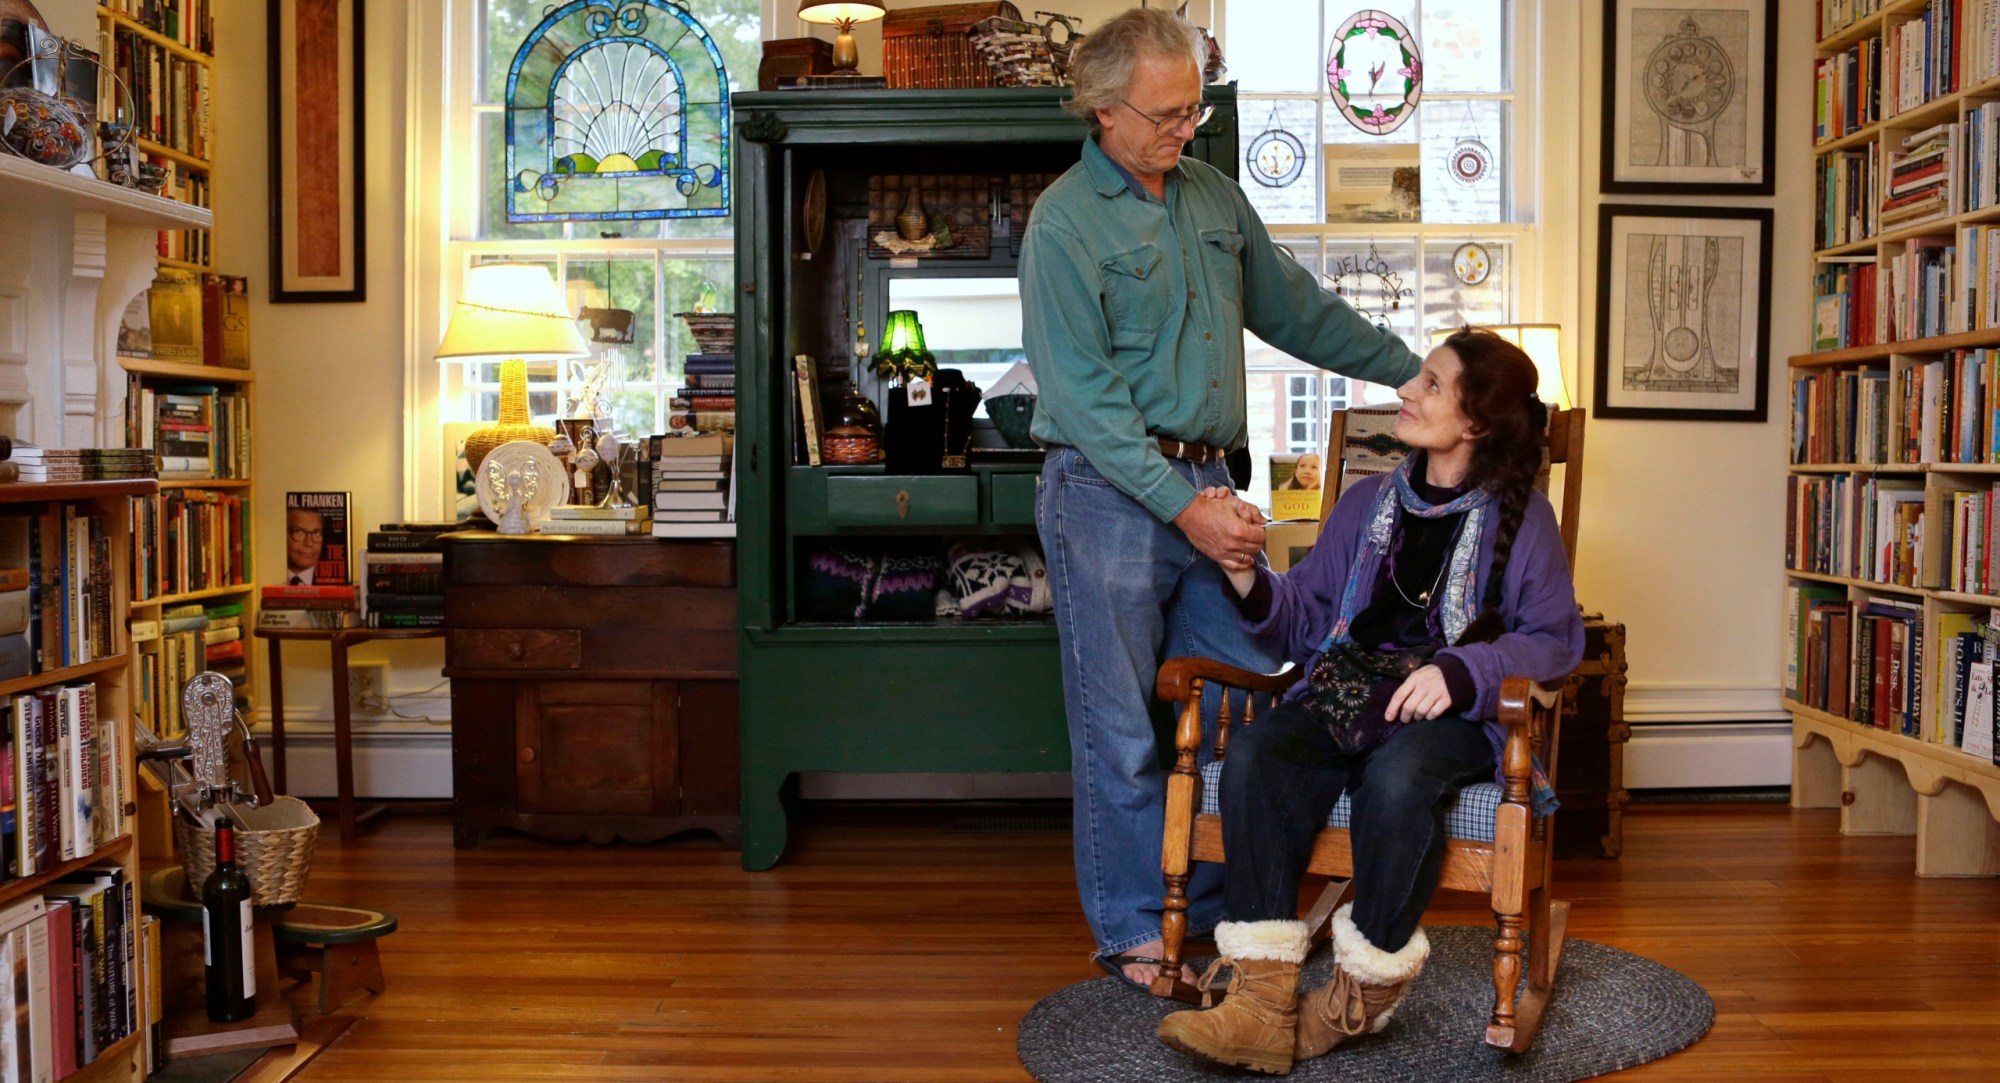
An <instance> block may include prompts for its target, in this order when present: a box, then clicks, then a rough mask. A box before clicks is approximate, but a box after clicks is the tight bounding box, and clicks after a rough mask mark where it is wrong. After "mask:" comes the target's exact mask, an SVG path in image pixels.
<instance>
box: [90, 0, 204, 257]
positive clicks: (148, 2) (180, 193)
mask: <svg viewBox="0 0 2000 1083" xmlns="http://www.w3.org/2000/svg"><path fill="white" fill-rule="evenodd" d="M210 3H211V0H109V2H106V3H100V4H98V5H97V29H98V53H99V55H100V57H101V58H102V59H103V62H104V64H105V66H106V67H107V68H109V69H111V70H112V71H114V72H115V73H116V74H117V76H118V79H119V80H120V81H121V82H122V83H123V84H124V86H125V87H126V88H127V89H128V90H129V92H130V94H131V98H132V104H133V113H134V116H133V117H132V118H131V119H132V120H133V121H134V122H135V129H134V139H133V144H134V146H135V147H136V149H137V151H138V153H139V155H140V157H142V158H143V159H144V160H146V161H149V162H152V163H154V164H156V165H160V166H163V167H165V168H166V170H167V181H166V185H165V187H164V188H162V189H161V194H162V195H164V196H166V197H167V198H169V199H172V200H175V201H177V202H181V203H186V204H189V205H191V206H196V207H213V206H214V205H215V193H214V187H213V183H212V181H213V177H214V169H213V167H212V166H211V165H210V163H211V162H213V161H214V159H215V146H214V124H213V121H212V117H213V115H214V111H213V109H212V107H211V106H212V95H213V91H214V72H215V57H214V20H213V18H212V16H211V13H210ZM100 97H101V98H102V99H103V100H105V101H109V100H110V96H109V95H108V94H107V95H100ZM121 105H122V103H114V104H111V105H108V106H106V107H104V108H102V109H101V110H100V112H102V113H103V115H104V116H105V118H106V119H111V118H112V117H113V116H114V114H115V111H116V110H117V109H119V108H120V107H121ZM159 255H160V260H161V263H162V264H164V265H166V266H172V267H180V268H183V269H186V270H193V271H206V270H210V269H212V268H213V267H214V266H215V252H214V248H213V244H212V240H211V237H210V233H209V231H208V230H206V229H181V230H165V231H162V232H161V233H160V237H159Z"/></svg>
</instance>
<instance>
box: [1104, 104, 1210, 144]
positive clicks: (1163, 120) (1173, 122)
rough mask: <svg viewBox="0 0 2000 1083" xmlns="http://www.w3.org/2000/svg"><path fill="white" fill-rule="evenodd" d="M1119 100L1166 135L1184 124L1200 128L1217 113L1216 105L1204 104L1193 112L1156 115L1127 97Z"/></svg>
mask: <svg viewBox="0 0 2000 1083" xmlns="http://www.w3.org/2000/svg"><path fill="white" fill-rule="evenodd" d="M1118 100H1119V101H1120V102H1122V103H1123V104H1124V106H1125V108H1127V109H1130V110H1131V111H1133V112H1134V113H1137V114H1139V115H1140V116H1142V117H1145V118H1146V119H1147V120H1150V121H1152V122H1153V131H1154V132H1155V133H1157V134H1159V135H1165V134H1167V133H1168V132H1172V131H1179V130H1180V127H1181V125H1183V124H1185V125H1187V126H1188V127H1190V128H1199V127H1201V126H1202V125H1204V124H1207V123H1208V118H1209V117H1212V116H1214V115H1215V106H1212V105H1204V106H1202V107H1201V108H1199V109H1196V110H1195V111H1194V112H1192V113H1175V114H1174V115H1172V116H1166V117H1156V116H1154V115H1153V114H1151V113H1148V112H1146V111H1145V110H1144V109H1141V108H1139V107H1138V106H1136V105H1133V104H1132V103H1131V102H1128V101H1125V99H1123V98H1120V99H1118Z"/></svg>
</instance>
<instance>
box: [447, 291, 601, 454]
mask: <svg viewBox="0 0 2000 1083" xmlns="http://www.w3.org/2000/svg"><path fill="white" fill-rule="evenodd" d="M589 354H590V347H588V346H586V345H585V344H584V341H583V335H582V333H581V332H579V331H578V330H577V329H576V321H575V320H574V319H572V318H571V317H570V314H569V310H568V308H567V307H565V306H564V304H563V297H562V291H560V290H558V289H557V288H556V283H555V279H554V278H552V277H550V275H549V269H548V268H547V267H545V266H543V265H541V264H536V263H482V264H479V265H478V266H476V267H473V268H472V269H471V270H469V271H467V272H466V273H465V289H464V291H463V292H462V293H460V294H459V297H458V307H457V308H455V309H453V310H452V314H451V322H450V323H449V324H447V325H446V326H445V330H444V341H443V342H440V343H438V348H437V359H438V360H439V361H498V362H500V420H498V421H497V422H495V423H494V424H492V425H489V426H487V427H486V428H483V429H479V430H477V431H475V432H473V433H472V435H470V436H468V437H466V439H465V461H466V465H468V466H470V467H471V468H473V469H474V470H477V469H479V464H480V462H481V461H482V460H484V459H485V458H486V453H487V452H489V451H492V450H493V449H494V448H496V447H499V446H500V445H501V444H504V443H507V442H508V441H510V440H533V441H535V442H537V443H540V444H548V443H550V442H552V441H554V440H555V438H556V433H555V430H554V429H550V428H546V427H544V426H541V425H536V424H532V423H531V422H530V421H529V420H528V362H530V361H555V360H561V359H563V358H567V357H587V356H589Z"/></svg>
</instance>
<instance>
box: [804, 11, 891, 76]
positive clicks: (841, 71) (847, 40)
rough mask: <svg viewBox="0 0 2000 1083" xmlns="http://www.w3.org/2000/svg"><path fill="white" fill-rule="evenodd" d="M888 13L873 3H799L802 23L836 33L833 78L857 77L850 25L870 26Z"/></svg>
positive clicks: (857, 53) (856, 59) (858, 55)
mask: <svg viewBox="0 0 2000 1083" xmlns="http://www.w3.org/2000/svg"><path fill="white" fill-rule="evenodd" d="M888 13H889V12H888V9H886V8H884V7H883V6H882V5H881V4H878V3H876V2H875V0H799V18H800V19H801V20H802V21H804V22H809V23H819V24H821V25H830V26H833V27H834V28H836V29H837V30H839V31H840V33H839V35H838V36H836V37H835V38H834V39H833V74H835V75H857V74H859V73H858V72H856V71H855V70H854V66H855V65H856V64H857V63H859V62H860V60H861V54H860V52H859V51H858V50H856V49H855V48H854V33H853V31H854V24H855V23H866V22H873V21H874V20H876V19H879V18H881V17H882V16H884V15H887V14H888Z"/></svg>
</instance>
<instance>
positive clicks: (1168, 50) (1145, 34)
mask: <svg viewBox="0 0 2000 1083" xmlns="http://www.w3.org/2000/svg"><path fill="white" fill-rule="evenodd" d="M1142 56H1155V57H1163V58H1166V59H1170V60H1171V59H1177V58H1179V57H1186V58H1188V60H1189V62H1191V63H1192V64H1194V68H1195V71H1196V72H1201V71H1202V70H1204V67H1205V65H1206V63H1207V60H1208V43H1207V42H1205V41H1203V40H1202V34H1201V31H1200V30H1198V29H1196V27H1195V26H1194V24H1193V23H1190V22H1188V21H1187V20H1186V19H1183V18H1181V17H1180V16H1178V15H1175V14H1173V13H1172V12H1170V11H1166V10H1164V9H1161V8H1133V9H1131V10H1129V11H1124V12H1120V13H1119V14H1118V15H1116V16H1115V17H1113V18H1112V19H1111V21H1110V22H1107V23H1105V24H1104V25H1103V26H1100V27H1098V28H1097V29H1096V30H1093V31H1091V32H1090V33H1089V34H1088V35H1086V36H1085V37H1084V39H1083V41H1082V42H1080V43H1079V44H1078V45H1077V54H1076V57H1075V59H1073V60H1072V61H1071V63H1070V71H1069V76H1070V82H1071V83H1072V84H1073V86H1074V90H1075V93H1074V94H1072V95H1071V97H1070V99H1069V100H1068V101H1066V102H1064V103H1063V108H1064V109H1067V110H1069V111H1070V112H1072V113H1075V114H1076V115H1077V116H1080V117H1082V118H1083V119H1085V120H1087V121H1089V122H1090V127H1091V130H1092V131H1095V130H1097V128H1098V123H1097V111H1098V110H1099V109H1109V108H1111V107H1112V106H1115V105H1117V104H1118V102H1119V99H1121V98H1123V97H1125V94H1126V91H1127V90H1128V89H1130V87H1131V86H1132V71H1133V69H1134V68H1136V67H1138V66H1139V58H1140V57H1142Z"/></svg>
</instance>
